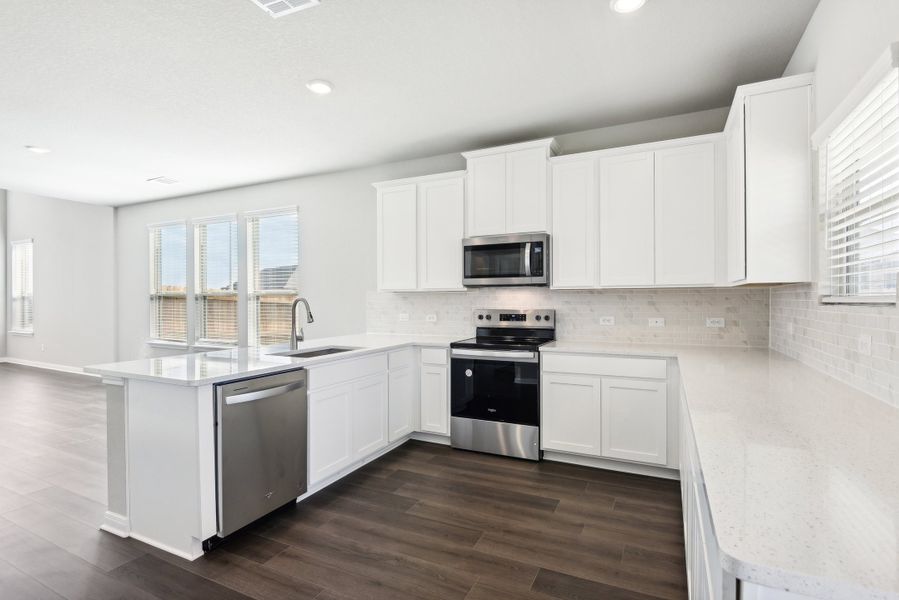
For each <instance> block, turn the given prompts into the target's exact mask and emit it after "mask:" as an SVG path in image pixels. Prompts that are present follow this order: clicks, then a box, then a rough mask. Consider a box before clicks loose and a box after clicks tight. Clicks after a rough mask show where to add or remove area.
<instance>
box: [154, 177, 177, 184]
mask: <svg viewBox="0 0 899 600" xmlns="http://www.w3.org/2000/svg"><path fill="white" fill-rule="evenodd" d="M147 181H148V182H149V183H161V184H163V185H172V184H175V183H178V180H177V179H172V178H171V177H166V176H165V175H160V176H159V177H151V178H150V179H148V180H147Z"/></svg>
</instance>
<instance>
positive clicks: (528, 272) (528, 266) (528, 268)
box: [524, 242, 531, 277]
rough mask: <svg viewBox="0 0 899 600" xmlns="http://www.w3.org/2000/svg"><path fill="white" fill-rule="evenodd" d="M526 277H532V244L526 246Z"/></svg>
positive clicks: (528, 243)
mask: <svg viewBox="0 0 899 600" xmlns="http://www.w3.org/2000/svg"><path fill="white" fill-rule="evenodd" d="M524 276H525V277H530V276H531V242H527V243H526V244H525V245H524Z"/></svg>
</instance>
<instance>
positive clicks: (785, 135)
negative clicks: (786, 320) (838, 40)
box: [745, 86, 812, 283]
mask: <svg viewBox="0 0 899 600" xmlns="http://www.w3.org/2000/svg"><path fill="white" fill-rule="evenodd" d="M810 93H811V91H810V88H809V86H803V87H797V88H791V89H787V90H780V91H776V92H770V93H767V94H756V95H753V96H750V97H749V98H747V99H746V115H745V116H746V123H745V131H746V158H745V161H746V264H747V267H746V276H747V279H748V281H749V282H751V283H755V282H759V283H781V282H798V281H811V205H812V202H811V198H810V195H811V183H810V177H811V166H810V162H809V161H810V157H809V136H810V135H811V132H810V131H809V129H810V127H809V102H810Z"/></svg>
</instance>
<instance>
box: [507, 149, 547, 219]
mask: <svg viewBox="0 0 899 600" xmlns="http://www.w3.org/2000/svg"><path fill="white" fill-rule="evenodd" d="M548 168H549V164H548V162H547V155H546V149H545V148H531V149H528V150H518V151H516V152H510V153H509V154H507V155H506V231H507V232H508V233H527V232H531V231H546V230H547V223H546V220H547V219H546V217H547V213H548V212H549V196H548V189H547V182H546V173H547V169H548Z"/></svg>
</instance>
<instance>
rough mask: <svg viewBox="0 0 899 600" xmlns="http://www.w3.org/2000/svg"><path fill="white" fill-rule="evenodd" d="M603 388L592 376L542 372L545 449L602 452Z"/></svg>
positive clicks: (541, 428)
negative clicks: (601, 408)
mask: <svg viewBox="0 0 899 600" xmlns="http://www.w3.org/2000/svg"><path fill="white" fill-rule="evenodd" d="M600 389H601V388H600V378H599V377H595V376H591V375H562V374H557V373H545V374H544V375H543V394H542V397H541V401H542V404H543V408H542V410H543V416H542V421H541V427H540V435H541V437H542V438H543V449H544V450H560V451H562V452H574V453H576V454H587V455H592V456H599V455H600V453H601V447H600Z"/></svg>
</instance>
